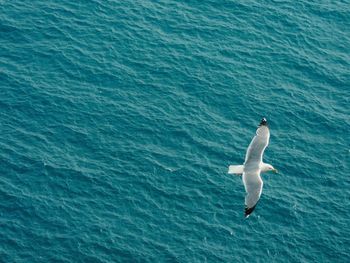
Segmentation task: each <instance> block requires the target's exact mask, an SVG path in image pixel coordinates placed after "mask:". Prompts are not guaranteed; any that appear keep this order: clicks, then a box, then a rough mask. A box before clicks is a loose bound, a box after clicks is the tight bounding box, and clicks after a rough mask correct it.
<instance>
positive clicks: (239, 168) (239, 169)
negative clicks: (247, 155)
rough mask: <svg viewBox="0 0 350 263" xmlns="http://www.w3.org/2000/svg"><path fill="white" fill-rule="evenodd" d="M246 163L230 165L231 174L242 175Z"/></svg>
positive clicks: (229, 171)
mask: <svg viewBox="0 0 350 263" xmlns="http://www.w3.org/2000/svg"><path fill="white" fill-rule="evenodd" d="M243 168H244V165H230V166H229V167H228V173H229V174H237V175H241V174H242V173H243Z"/></svg>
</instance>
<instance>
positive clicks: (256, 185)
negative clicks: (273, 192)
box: [243, 170, 263, 217]
mask: <svg viewBox="0 0 350 263" xmlns="http://www.w3.org/2000/svg"><path fill="white" fill-rule="evenodd" d="M243 184H244V188H245V191H246V193H247V194H246V196H245V213H244V216H245V217H248V216H249V215H250V214H251V213H252V212H253V211H254V209H255V207H256V204H257V203H258V201H259V199H260V195H261V192H262V188H263V181H262V180H261V177H260V170H255V171H251V172H245V173H243Z"/></svg>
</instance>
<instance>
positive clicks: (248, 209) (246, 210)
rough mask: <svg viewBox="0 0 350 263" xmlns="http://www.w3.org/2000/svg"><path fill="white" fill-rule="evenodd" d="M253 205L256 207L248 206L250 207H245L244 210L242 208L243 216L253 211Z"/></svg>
mask: <svg viewBox="0 0 350 263" xmlns="http://www.w3.org/2000/svg"><path fill="white" fill-rule="evenodd" d="M255 207H256V205H255V206H253V207H250V208H248V207H246V208H245V210H244V216H245V218H247V217H248V216H249V215H250V214H251V213H252V212H253V211H254V209H255Z"/></svg>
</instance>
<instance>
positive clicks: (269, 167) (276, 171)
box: [264, 164, 278, 174]
mask: <svg viewBox="0 0 350 263" xmlns="http://www.w3.org/2000/svg"><path fill="white" fill-rule="evenodd" d="M264 168H265V169H264V170H265V172H274V173H275V174H277V173H278V170H277V169H276V168H275V167H273V166H272V165H271V164H265V167H264Z"/></svg>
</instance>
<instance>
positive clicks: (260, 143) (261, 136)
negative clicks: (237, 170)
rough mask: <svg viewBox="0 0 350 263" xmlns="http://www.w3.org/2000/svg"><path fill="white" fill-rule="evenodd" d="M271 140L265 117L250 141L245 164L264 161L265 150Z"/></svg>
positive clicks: (247, 165) (257, 163) (255, 164)
mask: <svg viewBox="0 0 350 263" xmlns="http://www.w3.org/2000/svg"><path fill="white" fill-rule="evenodd" d="M269 140H270V130H269V127H268V125H267V121H266V119H265V118H263V119H262V120H261V122H260V125H259V127H258V129H257V130H256V135H255V136H254V138H253V140H252V141H251V142H250V144H249V147H248V149H247V153H246V156H245V162H244V164H245V166H246V168H248V167H249V166H255V167H256V166H257V165H259V164H260V163H261V162H262V158H263V154H264V150H265V148H266V147H267V145H268V144H269Z"/></svg>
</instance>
